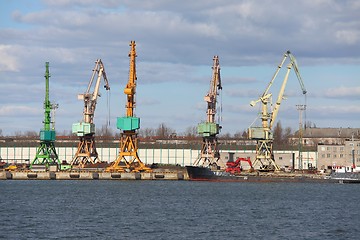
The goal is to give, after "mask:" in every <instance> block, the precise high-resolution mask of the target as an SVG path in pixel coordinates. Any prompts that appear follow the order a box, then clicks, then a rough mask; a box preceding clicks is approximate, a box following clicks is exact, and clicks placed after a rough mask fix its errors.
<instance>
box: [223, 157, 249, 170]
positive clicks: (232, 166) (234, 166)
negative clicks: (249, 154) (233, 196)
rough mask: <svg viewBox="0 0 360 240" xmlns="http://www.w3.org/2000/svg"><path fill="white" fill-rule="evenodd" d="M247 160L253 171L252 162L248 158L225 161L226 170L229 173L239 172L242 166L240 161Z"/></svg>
mask: <svg viewBox="0 0 360 240" xmlns="http://www.w3.org/2000/svg"><path fill="white" fill-rule="evenodd" d="M242 161H243V162H247V163H248V164H249V166H250V171H253V170H254V169H253V166H252V163H251V161H250V158H240V157H239V158H237V159H236V161H235V162H227V163H226V170H225V171H226V172H228V173H231V174H237V173H241V171H242V167H241V162H242Z"/></svg>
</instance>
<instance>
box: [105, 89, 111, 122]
mask: <svg viewBox="0 0 360 240" xmlns="http://www.w3.org/2000/svg"><path fill="white" fill-rule="evenodd" d="M110 94H111V93H110V91H107V94H106V98H107V99H106V108H107V110H108V112H107V116H106V124H107V126H110Z"/></svg>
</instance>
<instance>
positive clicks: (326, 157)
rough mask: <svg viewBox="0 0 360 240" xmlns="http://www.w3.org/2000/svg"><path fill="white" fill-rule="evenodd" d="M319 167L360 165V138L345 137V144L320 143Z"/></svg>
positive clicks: (318, 150)
mask: <svg viewBox="0 0 360 240" xmlns="http://www.w3.org/2000/svg"><path fill="white" fill-rule="evenodd" d="M317 152H318V169H319V170H324V169H329V170H330V169H332V168H336V167H351V166H353V165H355V166H360V140H359V139H354V140H353V139H351V140H350V139H345V140H344V143H343V144H318V147H317Z"/></svg>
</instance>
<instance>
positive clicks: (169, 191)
mask: <svg viewBox="0 0 360 240" xmlns="http://www.w3.org/2000/svg"><path fill="white" fill-rule="evenodd" d="M359 199H360V185H358V184H323V183H322V184H319V183H216V182H189V181H10V180H7V181H0V221H1V228H0V239H358V238H359V228H360V214H359V213H360V211H359Z"/></svg>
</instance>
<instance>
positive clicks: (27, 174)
mask: <svg viewBox="0 0 360 240" xmlns="http://www.w3.org/2000/svg"><path fill="white" fill-rule="evenodd" d="M188 179H189V176H188V174H187V172H186V171H185V172H184V171H179V170H177V171H166V170H157V171H154V172H101V171H100V172H97V171H66V172H52V171H46V172H35V171H0V180H188Z"/></svg>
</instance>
